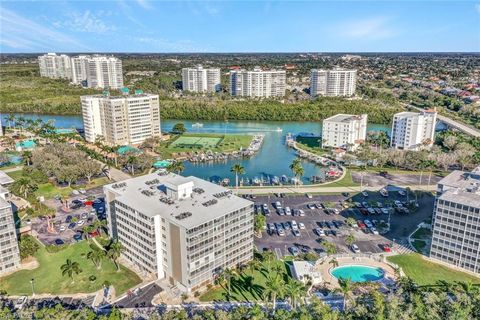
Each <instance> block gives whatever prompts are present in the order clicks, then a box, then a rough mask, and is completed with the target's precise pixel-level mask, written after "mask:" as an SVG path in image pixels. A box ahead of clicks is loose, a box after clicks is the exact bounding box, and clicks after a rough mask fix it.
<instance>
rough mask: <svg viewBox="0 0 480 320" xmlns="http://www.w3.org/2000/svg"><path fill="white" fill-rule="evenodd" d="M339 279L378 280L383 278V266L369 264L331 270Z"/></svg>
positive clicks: (355, 280) (353, 280)
mask: <svg viewBox="0 0 480 320" xmlns="http://www.w3.org/2000/svg"><path fill="white" fill-rule="evenodd" d="M331 274H332V275H333V276H334V277H335V278H337V279H350V280H351V281H352V282H365V281H377V280H380V279H382V278H383V275H384V272H383V270H382V269H381V268H377V267H367V266H355V265H352V266H342V267H337V268H335V269H333V270H332V271H331Z"/></svg>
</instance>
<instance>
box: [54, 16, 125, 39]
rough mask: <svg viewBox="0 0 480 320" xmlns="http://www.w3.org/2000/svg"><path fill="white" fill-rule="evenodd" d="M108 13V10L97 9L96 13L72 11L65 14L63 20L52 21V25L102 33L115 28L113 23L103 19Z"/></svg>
mask: <svg viewBox="0 0 480 320" xmlns="http://www.w3.org/2000/svg"><path fill="white" fill-rule="evenodd" d="M110 15H111V13H110V12H108V11H99V12H98V13H96V14H95V13H92V12H91V11H90V10H87V11H84V12H72V13H69V14H68V15H67V18H66V19H65V20H63V21H55V22H53V26H54V27H56V28H60V27H65V28H68V29H70V30H72V31H79V32H89V33H100V34H102V33H107V32H110V31H115V30H116V27H115V26H114V25H112V24H109V23H108V22H105V21H103V17H105V16H110Z"/></svg>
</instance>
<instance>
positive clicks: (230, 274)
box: [222, 268, 237, 299]
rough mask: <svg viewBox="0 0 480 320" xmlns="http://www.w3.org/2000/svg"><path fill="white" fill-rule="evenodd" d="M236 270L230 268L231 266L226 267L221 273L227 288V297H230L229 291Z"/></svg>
mask: <svg viewBox="0 0 480 320" xmlns="http://www.w3.org/2000/svg"><path fill="white" fill-rule="evenodd" d="M236 274H237V273H236V272H235V270H233V269H231V268H227V269H225V270H224V271H223V273H222V275H223V278H224V279H225V281H226V283H227V289H228V298H229V299H230V297H231V295H232V292H231V288H232V279H233V278H234V277H235V276H236Z"/></svg>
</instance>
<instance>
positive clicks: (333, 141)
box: [322, 114, 368, 150]
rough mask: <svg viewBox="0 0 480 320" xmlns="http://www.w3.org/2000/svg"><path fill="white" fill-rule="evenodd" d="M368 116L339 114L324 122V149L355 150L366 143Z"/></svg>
mask: <svg viewBox="0 0 480 320" xmlns="http://www.w3.org/2000/svg"><path fill="white" fill-rule="evenodd" d="M367 118H368V115H366V114H362V115H359V116H357V115H351V114H337V115H335V116H333V117H330V118H327V119H325V120H323V126H322V147H332V148H343V149H346V150H355V149H356V148H358V146H359V145H360V144H362V143H364V142H365V139H366V136H367Z"/></svg>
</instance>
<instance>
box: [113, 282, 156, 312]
mask: <svg viewBox="0 0 480 320" xmlns="http://www.w3.org/2000/svg"><path fill="white" fill-rule="evenodd" d="M161 291H162V288H160V287H159V286H158V285H157V284H155V283H152V284H149V285H147V286H145V287H143V288H141V289H137V290H133V292H130V291H129V292H128V293H127V295H126V296H124V297H123V298H121V299H120V300H118V301H117V302H115V303H114V306H115V307H118V308H150V307H154V305H153V304H152V300H153V298H154V297H155V296H156V295H157V294H159V293H160V292H161Z"/></svg>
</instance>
